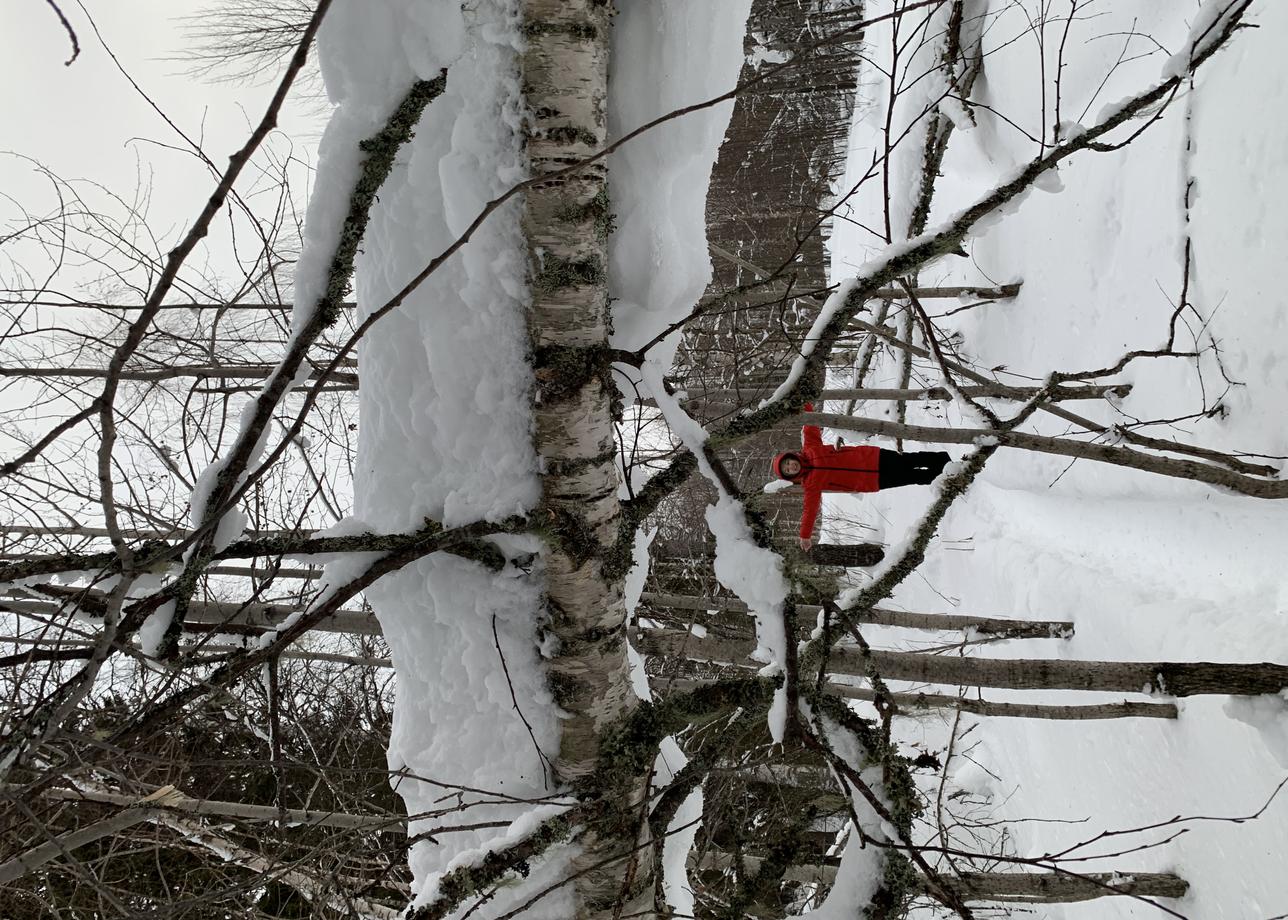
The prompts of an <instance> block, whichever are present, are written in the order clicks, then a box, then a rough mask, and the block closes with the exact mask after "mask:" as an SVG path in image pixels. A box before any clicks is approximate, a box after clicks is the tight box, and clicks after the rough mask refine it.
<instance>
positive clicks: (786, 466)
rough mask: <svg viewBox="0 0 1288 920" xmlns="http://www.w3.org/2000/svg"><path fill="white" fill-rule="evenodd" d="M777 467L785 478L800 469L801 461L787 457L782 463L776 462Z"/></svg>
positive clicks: (792, 475) (788, 477)
mask: <svg viewBox="0 0 1288 920" xmlns="http://www.w3.org/2000/svg"><path fill="white" fill-rule="evenodd" d="M778 469H779V470H780V471H782V474H783V476H784V477H786V478H787V479H792V478H794V477H795V476H796V475H797V474H798V473H800V471H801V462H800V461H799V460H797V459H796V458H795V457H787V458H786V459H784V460H783V462H782V463H780V464H778Z"/></svg>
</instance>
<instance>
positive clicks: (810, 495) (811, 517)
mask: <svg viewBox="0 0 1288 920" xmlns="http://www.w3.org/2000/svg"><path fill="white" fill-rule="evenodd" d="M822 503H823V493H822V491H821V490H819V489H811V488H809V486H806V487H805V501H804V502H803V504H802V505H801V532H800V537H801V548H802V549H808V548H809V547H808V546H807V545H806V542H807V541H808V540H809V539H810V537H811V536H812V535H813V533H814V522H815V521H817V520H818V509H819V505H821V504H822Z"/></svg>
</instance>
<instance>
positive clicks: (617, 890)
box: [521, 0, 650, 917]
mask: <svg viewBox="0 0 1288 920" xmlns="http://www.w3.org/2000/svg"><path fill="white" fill-rule="evenodd" d="M610 16H611V7H610V6H609V5H608V4H606V3H603V2H598V0H525V2H524V4H523V17H524V32H525V33H526V36H527V39H528V45H527V48H526V50H525V52H524V54H523V56H522V65H521V66H522V72H523V81H524V93H525V96H526V103H527V106H528V110H529V111H530V112H531V113H532V114H533V117H534V119H535V127H534V130H533V132H532V135H531V137H530V139H529V141H528V156H529V160H530V163H531V169H532V173H533V175H534V176H541V175H543V174H549V173H552V172H555V171H557V170H559V169H561V168H562V167H564V166H567V165H568V164H569V163H571V162H575V161H576V160H578V159H581V158H583V157H586V156H588V155H590V154H591V153H593V152H595V151H596V150H597V149H599V148H601V147H603V146H604V143H605V139H606V136H607V113H606V103H607V96H608V53H609V29H610V27H611V19H610ZM524 223H525V230H526V233H527V237H528V244H529V247H530V252H531V261H532V269H531V286H532V308H531V314H530V317H529V330H530V333H531V339H532V351H533V357H534V363H535V373H536V381H537V402H536V406H535V412H534V415H535V420H536V446H537V452H538V453H539V454H540V456H541V458H542V460H543V464H544V470H545V473H544V476H543V477H542V492H543V495H542V506H541V508H540V509H539V511H538V516H539V521H538V523H539V526H543V527H545V528H546V531H545V536H546V538H547V544H548V550H549V552H548V554H547V557H546V572H545V575H546V592H547V603H548V605H549V612H550V616H551V622H552V629H553V631H554V632H555V634H556V636H557V637H558V639H559V652H558V654H557V655H556V657H555V658H554V660H553V661H551V662H550V672H551V675H552V685H553V690H554V692H555V696H556V700H557V702H558V704H559V706H560V707H561V708H562V709H563V710H564V711H565V712H566V713H567V714H568V715H567V717H566V718H565V719H563V720H562V737H561V741H560V747H559V757H558V759H557V761H556V765H555V769H556V772H557V773H558V775H559V777H560V779H562V780H563V781H565V782H570V783H576V782H577V781H578V780H584V779H586V778H588V777H589V776H590V775H591V774H592V773H593V772H594V770H595V767H596V764H597V757H598V742H599V736H600V732H601V731H602V730H603V729H604V728H605V727H606V726H607V725H608V724H609V723H610V722H612V721H614V720H616V719H618V718H620V717H621V716H622V715H623V714H624V713H625V712H627V711H628V710H629V709H630V708H632V707H633V705H634V694H633V692H632V690H631V685H630V680H629V673H628V666H627V660H626V641H625V635H626V634H625V605H624V602H623V596H622V578H623V576H624V574H625V569H626V566H627V564H628V563H629V559H626V560H623V559H621V558H618V557H615V556H614V555H613V554H612V553H611V552H610V548H611V547H613V546H614V545H615V544H616V542H617V538H618V530H619V519H620V516H621V512H620V507H619V503H618V499H617V486H618V475H617V470H616V466H615V465H614V459H613V458H614V455H615V447H614V430H613V424H612V422H613V419H612V403H613V398H614V387H613V383H612V380H611V377H610V373H611V370H610V361H609V358H608V351H607V349H608V334H609V317H608V287H607V278H606V265H607V256H606V241H607V229H608V204H607V188H606V173H605V164H604V162H603V161H602V160H601V161H599V162H597V163H595V164H593V165H592V166H589V167H586V168H583V169H581V170H578V171H576V172H573V173H570V174H568V175H563V176H557V177H554V178H551V179H550V181H548V182H543V183H540V184H538V185H537V186H536V187H535V188H534V189H532V190H531V191H529V193H528V196H527V202H526V211H525V215H524ZM639 791H641V790H622V794H623V795H624V796H629V795H632V794H634V793H637V792H639ZM620 830H621V829H619V831H620ZM634 842H635V841H634V839H633V838H632V837H626V839H623V838H622V834H620V833H618V834H614V833H613V832H612V831H611V830H609V829H597V830H592V831H589V832H588V833H587V834H586V835H583V837H582V838H581V843H582V845H583V851H582V855H581V856H580V857H579V858H578V859H577V860H575V861H574V864H573V866H572V867H571V868H572V870H573V872H576V873H581V872H585V874H583V875H579V876H578V877H577V881H576V883H575V884H576V888H577V894H578V899H579V904H580V907H579V911H580V913H579V916H587V917H590V916H596V915H598V914H599V913H601V912H602V911H604V910H611V909H612V908H611V906H612V905H613V904H615V903H620V902H623V901H625V902H627V903H630V901H631V897H630V895H629V893H627V894H626V897H625V898H623V897H622V895H623V894H624V893H625V892H626V889H628V888H630V887H631V886H630V885H628V884H626V883H625V882H624V881H623V879H626V878H631V877H632V875H633V877H634V881H635V883H636V884H637V885H639V886H642V889H643V890H649V888H650V886H649V885H648V881H649V872H648V869H649V860H648V859H640V860H638V865H637V866H636V867H635V870H634V872H633V873H632V872H631V871H630V870H629V869H628V867H627V865H626V863H624V862H623V861H618V862H615V863H611V864H609V865H607V866H604V865H598V868H593V867H595V866H596V865H597V864H602V863H603V862H604V861H605V859H607V858H608V857H610V856H612V855H614V854H618V853H621V852H624V851H626V850H628V849H629V848H630V847H631V846H632V845H633V844H634ZM637 910H638V909H637V908H634V907H632V908H630V909H627V910H626V911H625V912H626V913H627V914H629V915H634V914H636V913H637Z"/></svg>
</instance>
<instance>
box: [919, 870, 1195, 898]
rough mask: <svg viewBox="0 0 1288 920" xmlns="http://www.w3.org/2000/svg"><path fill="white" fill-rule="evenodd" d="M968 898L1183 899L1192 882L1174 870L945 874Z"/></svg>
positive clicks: (963, 896)
mask: <svg viewBox="0 0 1288 920" xmlns="http://www.w3.org/2000/svg"><path fill="white" fill-rule="evenodd" d="M943 881H944V883H945V884H947V885H950V886H951V887H952V889H953V890H954V891H956V892H957V893H958V894H959V895H960V896H961V897H962V899H963V900H966V901H1003V902H1007V901H1009V902H1018V903H1026V904H1069V903H1072V902H1075V901H1091V900H1094V899H1096V898H1104V897H1110V896H1113V895H1132V896H1135V897H1151V898H1183V897H1185V893H1186V892H1187V891H1188V890H1189V887H1190V885H1189V882H1187V881H1185V879H1183V878H1179V877H1178V876H1176V875H1173V874H1171V873H1170V872H1114V873H1109V872H1088V873H1085V874H1081V873H1080V874H1073V873H1068V872H965V873H963V874H961V875H960V876H945V877H944V879H943Z"/></svg>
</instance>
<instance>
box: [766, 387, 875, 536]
mask: <svg viewBox="0 0 1288 920" xmlns="http://www.w3.org/2000/svg"><path fill="white" fill-rule="evenodd" d="M804 409H805V411H806V412H813V411H814V407H813V406H812V405H810V404H809V403H806V404H805V406H804ZM801 443H802V444H803V445H804V447H803V448H802V449H801V450H800V451H799V452H797V453H796V454H795V456H796V457H797V458H799V459H800V461H801V467H802V469H801V472H800V474H799V475H797V476H796V477H795V478H794V479H793V480H792V482H798V483H800V484H801V485H802V486H803V487H804V488H805V504H804V508H802V510H801V531H800V534H801V536H802V537H809V536H810V534H812V533H813V532H814V522H815V521H816V520H818V509H819V506H820V504H822V501H823V493H824V492H877V491H879V490H880V485H879V479H878V476H877V470H878V466H879V464H880V458H881V448H879V447H868V446H866V445H855V446H853V447H833V446H832V445H830V444H824V443H823V430H822V429H821V428H819V427H818V426H817V425H803V426H802V427H801ZM788 456H792V454H779V455H778V456H777V457H775V458H774V472H775V473H776V474H778V475H779V477H780V478H786V477H783V476H782V474H781V473H780V472H779V463H781V462H782V460H783V458H784V457H788Z"/></svg>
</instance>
